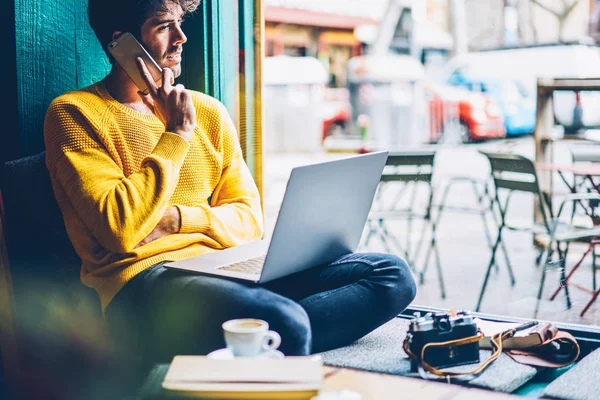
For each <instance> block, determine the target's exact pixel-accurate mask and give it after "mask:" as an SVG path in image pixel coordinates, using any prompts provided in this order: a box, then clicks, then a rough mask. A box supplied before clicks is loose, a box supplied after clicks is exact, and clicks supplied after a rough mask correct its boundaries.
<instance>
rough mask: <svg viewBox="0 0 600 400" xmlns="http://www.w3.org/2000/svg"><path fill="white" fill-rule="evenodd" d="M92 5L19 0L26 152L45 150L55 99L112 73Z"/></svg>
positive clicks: (63, 0) (20, 79) (78, 1)
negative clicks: (91, 18)
mask: <svg viewBox="0 0 600 400" xmlns="http://www.w3.org/2000/svg"><path fill="white" fill-rule="evenodd" d="M86 10H87V0H60V1H36V0H15V32H16V34H15V41H16V61H15V62H16V66H17V71H16V72H17V95H18V104H19V120H18V122H19V147H20V153H21V155H28V154H32V153H35V152H38V151H41V150H43V148H44V143H43V121H44V115H45V113H46V109H47V108H48V105H49V104H50V102H51V101H52V99H54V98H55V97H56V96H58V95H60V94H62V93H64V92H66V91H68V90H73V89H77V88H80V87H83V86H87V85H89V84H90V83H91V82H93V81H95V80H98V79H100V78H102V77H103V76H104V75H105V74H106V73H107V72H108V69H109V68H108V66H109V64H108V60H107V59H106V57H105V56H104V53H103V52H102V49H101V47H100V44H99V43H98V42H97V40H96V38H95V36H94V33H93V31H92V30H91V28H90V27H89V25H88V23H87V12H86Z"/></svg>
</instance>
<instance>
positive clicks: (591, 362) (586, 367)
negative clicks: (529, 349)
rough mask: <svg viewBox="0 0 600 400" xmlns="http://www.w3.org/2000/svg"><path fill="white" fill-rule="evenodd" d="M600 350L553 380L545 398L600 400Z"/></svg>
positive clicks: (546, 390)
mask: <svg viewBox="0 0 600 400" xmlns="http://www.w3.org/2000/svg"><path fill="white" fill-rule="evenodd" d="M598 366H600V349H599V350H595V351H593V352H592V353H590V354H588V355H587V356H586V357H584V358H582V359H581V360H579V362H577V364H575V366H573V367H572V368H571V369H570V370H568V371H567V372H565V373H564V374H562V375H561V376H559V377H558V378H556V379H555V380H553V381H552V382H551V383H550V384H549V385H548V386H547V387H546V389H545V390H544V397H548V398H553V399H565V400H567V399H568V400H597V399H599V398H600V368H598Z"/></svg>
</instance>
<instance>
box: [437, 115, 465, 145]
mask: <svg viewBox="0 0 600 400" xmlns="http://www.w3.org/2000/svg"><path fill="white" fill-rule="evenodd" d="M470 141H471V134H470V133H469V127H468V126H467V124H465V122H464V121H461V120H457V119H452V120H449V121H447V122H446V123H445V124H444V129H443V131H442V137H441V138H440V140H439V141H438V143H440V144H462V143H469V142H470Z"/></svg>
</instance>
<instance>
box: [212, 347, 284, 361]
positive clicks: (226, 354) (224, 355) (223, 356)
mask: <svg viewBox="0 0 600 400" xmlns="http://www.w3.org/2000/svg"><path fill="white" fill-rule="evenodd" d="M207 357H208V358H212V359H215V360H233V359H234V358H235V356H234V355H233V353H232V352H231V350H230V349H228V348H224V349H219V350H215V351H213V352H212V353H209V354H208V355H207ZM256 357H257V358H275V359H280V360H281V359H283V358H284V357H285V356H284V355H283V353H282V352H280V351H279V350H266V351H263V352H262V353H260V354H259V355H257V356H256Z"/></svg>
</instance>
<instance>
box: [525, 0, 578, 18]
mask: <svg viewBox="0 0 600 400" xmlns="http://www.w3.org/2000/svg"><path fill="white" fill-rule="evenodd" d="M531 2H532V3H533V4H535V5H536V6H538V7H540V8H541V9H543V10H546V11H547V12H549V13H550V14H552V15H554V16H555V17H556V18H560V17H561V14H560V13H559V12H557V11H556V10H554V9H552V8H550V7H548V6H547V5H546V4H544V3H541V2H540V1H539V0H531ZM575 3H577V0H576V1H575Z"/></svg>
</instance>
